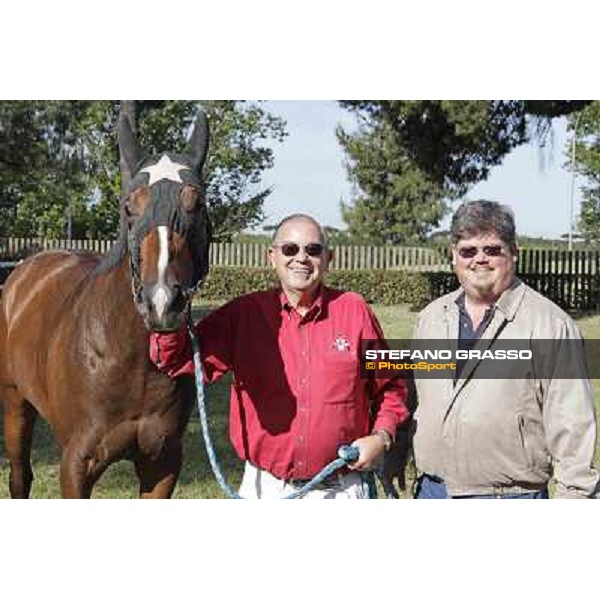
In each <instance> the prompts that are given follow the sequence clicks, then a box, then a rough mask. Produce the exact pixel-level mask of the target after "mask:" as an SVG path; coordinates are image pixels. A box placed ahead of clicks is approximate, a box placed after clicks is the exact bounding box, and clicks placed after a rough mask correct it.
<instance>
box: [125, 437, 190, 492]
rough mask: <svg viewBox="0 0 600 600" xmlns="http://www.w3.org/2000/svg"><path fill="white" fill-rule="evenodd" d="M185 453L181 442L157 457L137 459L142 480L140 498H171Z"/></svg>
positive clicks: (138, 472) (136, 469) (137, 468)
mask: <svg viewBox="0 0 600 600" xmlns="http://www.w3.org/2000/svg"><path fill="white" fill-rule="evenodd" d="M182 463H183V453H182V450H181V444H178V443H177V444H173V445H172V446H170V447H169V448H166V449H165V450H163V452H161V454H160V456H158V457H157V458H149V457H147V456H143V455H142V456H140V457H139V458H137V459H136V460H135V472H136V473H137V476H138V478H139V480H140V498H170V497H171V495H172V494H173V490H174V489H175V484H176V483H177V478H178V477H179V472H180V471H181V465H182Z"/></svg>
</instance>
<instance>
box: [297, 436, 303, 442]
mask: <svg viewBox="0 0 600 600" xmlns="http://www.w3.org/2000/svg"><path fill="white" fill-rule="evenodd" d="M298 441H299V442H300V443H302V442H304V436H303V435H301V436H298Z"/></svg>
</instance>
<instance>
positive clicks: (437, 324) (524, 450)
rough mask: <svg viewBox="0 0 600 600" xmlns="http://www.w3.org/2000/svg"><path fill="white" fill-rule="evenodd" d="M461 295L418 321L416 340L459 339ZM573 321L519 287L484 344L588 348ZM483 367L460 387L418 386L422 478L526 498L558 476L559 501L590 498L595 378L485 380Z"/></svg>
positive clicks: (501, 302)
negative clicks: (571, 342)
mask: <svg viewBox="0 0 600 600" xmlns="http://www.w3.org/2000/svg"><path fill="white" fill-rule="evenodd" d="M461 292H462V290H460V289H459V290H456V291H455V292H452V293H450V294H446V295H445V296H442V297H441V298H439V299H437V300H435V301H434V302H432V303H431V304H429V306H427V307H426V308H425V309H424V310H423V311H422V312H421V313H420V314H419V317H418V320H417V323H416V325H415V331H414V335H413V337H414V338H415V339H448V340H455V339H456V338H457V335H458V323H459V313H458V307H457V305H456V303H455V300H456V298H457V297H458V296H459V294H460V293H461ZM580 337H581V336H580V333H579V330H578V329H577V326H576V325H575V323H574V322H573V320H572V319H571V318H570V317H569V316H568V315H567V314H566V313H564V312H563V311H562V310H561V309H560V308H558V307H557V306H556V305H555V304H554V303H552V302H551V301H550V300H548V299H547V298H544V297H543V296H541V295H540V294H538V293H537V292H535V291H534V290H533V289H531V288H530V287H529V286H527V285H525V284H524V283H523V282H521V281H519V280H516V282H515V284H514V285H513V286H512V288H511V289H509V290H507V291H506V292H504V293H503V294H502V296H501V297H500V298H499V299H498V302H497V303H496V311H495V313H494V316H493V318H492V320H491V322H490V323H489V325H488V326H487V329H486V330H485V332H484V334H483V336H482V340H488V342H484V343H485V345H486V346H487V344H489V348H490V349H492V350H493V348H494V340H496V339H565V338H566V339H580ZM476 370H477V361H471V362H469V363H467V365H466V366H465V367H464V370H463V372H462V374H461V378H460V379H459V380H458V381H457V382H456V385H455V384H454V381H453V380H452V379H451V378H445V379H435V380H434V379H425V378H417V380H416V382H415V384H416V390H417V402H418V406H417V410H416V413H415V421H416V431H415V437H414V452H415V461H416V465H417V469H418V471H419V472H421V473H428V474H430V475H434V476H438V477H441V478H442V479H444V480H445V482H446V485H447V487H448V490H449V493H450V494H451V495H454V496H460V495H472V494H498V493H520V492H527V491H531V490H533V489H539V488H541V487H543V486H544V485H545V484H547V483H548V482H549V480H550V479H551V477H552V476H553V477H554V479H555V480H556V491H555V494H554V495H555V497H590V496H593V494H594V493H595V492H596V491H597V486H598V482H599V474H598V472H597V471H595V470H594V469H593V468H592V466H591V462H592V457H593V454H594V446H595V439H596V421H595V415H594V406H593V396H592V389H591V385H590V382H589V379H587V378H584V379H543V380H535V379H534V380H532V379H477V378H476V377H475V378H473V377H472V375H473V374H476Z"/></svg>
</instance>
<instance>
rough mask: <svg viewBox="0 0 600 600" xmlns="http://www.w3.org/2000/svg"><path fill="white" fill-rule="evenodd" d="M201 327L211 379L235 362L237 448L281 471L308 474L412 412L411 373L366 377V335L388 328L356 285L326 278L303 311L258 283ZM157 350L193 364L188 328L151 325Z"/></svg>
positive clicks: (159, 360)
mask: <svg viewBox="0 0 600 600" xmlns="http://www.w3.org/2000/svg"><path fill="white" fill-rule="evenodd" d="M196 331H197V334H198V337H199V340H200V347H201V353H202V363H203V367H204V373H205V380H206V381H208V382H214V381H216V380H217V379H219V377H221V376H222V375H223V374H224V373H226V372H227V371H229V370H231V371H233V375H234V382H233V384H232V387H231V405H230V420H229V427H230V437H231V441H232V443H233V445H234V447H235V449H236V451H237V454H238V456H239V457H240V458H241V459H242V460H248V461H250V462H251V463H252V464H254V465H256V466H258V467H260V468H262V469H265V470H267V471H269V472H270V473H272V474H273V475H275V476H276V477H279V478H281V479H285V480H288V479H292V478H294V479H308V478H310V477H312V476H314V475H315V474H316V473H318V472H319V471H320V470H321V469H322V468H323V467H324V466H325V465H326V464H327V463H329V462H330V461H332V460H334V459H335V458H337V449H338V447H339V446H341V445H342V444H350V443H351V442H353V441H354V440H355V439H357V438H359V437H362V436H364V435H368V434H369V433H370V432H371V430H372V429H373V428H374V429H385V430H386V431H388V432H389V433H391V434H394V433H395V431H396V426H397V425H398V424H400V423H401V422H403V421H404V420H405V419H406V418H408V410H407V408H406V397H407V387H406V381H405V380H404V379H402V378H399V377H398V378H393V379H361V376H360V370H359V359H360V356H359V354H360V341H361V340H363V339H371V340H381V339H382V338H383V333H382V331H381V327H380V325H379V323H378V322H377V319H376V317H375V315H374V314H373V313H372V312H371V310H370V308H369V306H368V305H367V304H366V302H365V301H364V300H363V298H362V297H361V296H360V295H358V294H355V293H353V292H341V291H337V290H333V289H329V288H325V287H323V288H322V289H321V292H320V294H319V295H318V296H317V298H316V300H315V302H314V304H313V305H312V306H311V307H310V309H309V311H308V313H307V314H306V315H305V316H304V317H302V316H301V315H300V314H299V313H298V312H297V311H296V310H295V309H294V308H293V307H292V306H291V305H290V304H289V302H288V301H287V297H286V296H285V294H284V293H283V292H282V291H281V290H269V291H264V292H256V293H252V294H248V295H246V296H242V297H240V298H237V299H236V300H233V301H232V302H229V303H228V304H226V305H225V306H223V307H222V308H220V309H218V310H216V311H215V312H213V313H211V314H210V315H209V316H207V317H206V318H204V319H203V320H202V321H200V322H199V323H198V324H197V325H196ZM378 347H382V346H381V342H380V343H379V346H378ZM150 356H151V359H152V360H153V362H154V363H155V364H157V366H158V367H159V368H160V369H161V370H162V371H163V372H166V373H167V374H168V375H169V376H171V377H175V376H179V375H183V374H192V373H193V372H194V366H193V362H192V360H191V353H190V344H189V342H188V340H187V335H186V334H185V332H184V331H182V332H179V333H175V334H158V333H156V334H153V335H152V336H151V344H150Z"/></svg>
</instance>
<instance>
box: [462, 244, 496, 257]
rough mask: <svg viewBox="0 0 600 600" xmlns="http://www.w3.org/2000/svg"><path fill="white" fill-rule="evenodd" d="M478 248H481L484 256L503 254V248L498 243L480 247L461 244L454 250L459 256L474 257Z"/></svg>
mask: <svg viewBox="0 0 600 600" xmlns="http://www.w3.org/2000/svg"><path fill="white" fill-rule="evenodd" d="M479 250H482V251H483V253H484V254H485V255H486V256H501V255H502V254H504V248H503V247H502V246H500V245H495V246H482V247H481V248H478V247H477V246H463V247H462V248H458V249H457V250H456V251H457V252H458V255H459V256H460V257H461V258H475V256H477V253H478V252H479Z"/></svg>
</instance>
